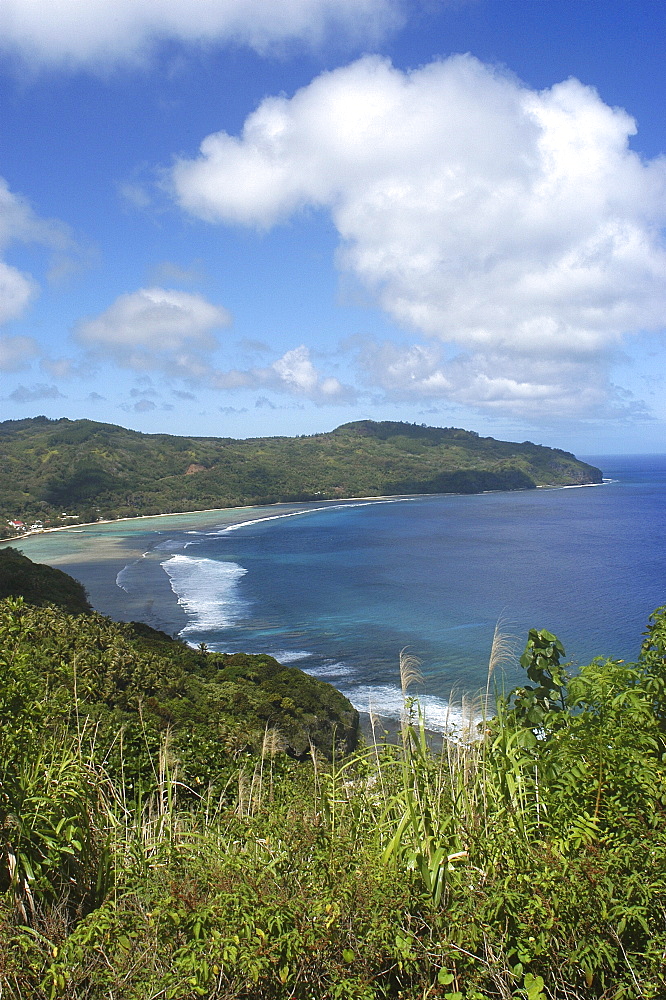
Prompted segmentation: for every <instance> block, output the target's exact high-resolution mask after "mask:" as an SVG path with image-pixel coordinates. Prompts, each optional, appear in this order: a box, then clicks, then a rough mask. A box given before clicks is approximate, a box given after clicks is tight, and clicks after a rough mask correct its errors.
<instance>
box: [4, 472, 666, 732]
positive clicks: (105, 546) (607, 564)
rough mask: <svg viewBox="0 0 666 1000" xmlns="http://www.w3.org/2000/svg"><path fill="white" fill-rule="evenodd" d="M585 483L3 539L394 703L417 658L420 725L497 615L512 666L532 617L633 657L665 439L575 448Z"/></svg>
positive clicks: (451, 700)
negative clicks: (599, 477) (600, 477)
mask: <svg viewBox="0 0 666 1000" xmlns="http://www.w3.org/2000/svg"><path fill="white" fill-rule="evenodd" d="M586 461H590V462H592V463H593V464H594V465H597V466H599V467H600V468H601V469H602V470H603V473H604V477H605V482H604V484H603V485H600V486H589V487H567V488H564V489H539V490H532V491H525V492H516V493H486V494H479V495H475V496H453V495H443V496H427V497H401V498H387V499H380V500H368V501H347V502H344V501H343V502H336V503H317V504H281V505H275V506H270V507H255V508H245V509H235V510H231V511H208V512H204V513H197V514H187V515H168V516H163V517H155V518H145V519H138V520H133V521H124V522H114V523H113V524H109V525H91V526H88V527H82V528H79V529H70V530H67V531H61V532H53V533H49V534H43V535H37V536H32V537H29V538H25V539H22V540H20V542H14V543H13V544H15V545H16V546H17V547H19V548H21V549H22V550H23V551H24V552H25V553H26V554H27V555H28V556H30V558H32V559H34V560H35V561H41V562H47V563H49V564H51V565H56V566H59V567H61V568H62V569H64V570H66V571H67V572H68V573H71V575H72V576H75V577H76V578H77V579H79V580H81V582H82V583H83V584H84V585H85V586H86V588H87V590H88V593H89V595H90V598H91V601H92V603H93V604H94V606H95V607H96V608H98V610H100V611H102V612H104V613H105V614H109V615H110V616H111V617H113V618H116V619H118V620H132V619H135V620H142V621H146V622H148V624H151V625H153V626H154V627H156V628H160V629H162V630H164V631H167V632H169V633H170V634H179V635H181V636H182V638H183V639H185V640H186V641H187V642H189V643H191V644H193V645H198V644H200V643H206V645H207V646H208V647H209V648H210V649H212V650H218V651H224V652H232V651H238V650H243V651H246V652H266V653H270V654H271V655H273V656H275V657H276V658H277V659H279V660H280V661H281V662H283V663H292V664H295V665H298V666H299V667H301V668H302V669H303V670H306V671H307V672H309V673H311V674H313V675H314V676H317V677H320V678H322V679H324V680H327V681H330V683H332V684H334V685H335V686H336V687H338V688H339V689H340V690H341V691H343V692H344V694H346V695H347V696H348V697H349V698H350V700H351V701H352V703H353V704H354V705H355V706H356V707H357V708H358V709H359V710H361V711H365V712H367V711H368V710H369V708H372V709H373V711H375V712H376V713H377V714H378V715H380V716H382V717H384V718H385V719H386V720H391V719H395V718H397V717H398V716H399V712H400V707H401V697H400V691H399V680H398V664H399V657H400V651H401V649H404V648H407V649H408V650H409V652H410V653H412V654H413V655H414V656H417V657H418V658H419V660H420V661H421V664H422V671H423V674H424V678H425V684H424V687H423V689H422V690H421V691H420V696H421V699H422V703H423V704H424V706H425V710H426V716H427V722H428V725H429V727H430V728H432V729H438V728H444V726H445V725H446V724H447V723H448V722H450V721H451V720H452V719H453V720H455V718H456V717H457V715H458V712H459V706H460V702H461V699H462V697H463V695H468V694H473V693H475V692H478V691H479V690H480V689H483V688H484V687H485V684H486V675H487V665H488V657H489V653H490V647H491V643H492V638H493V631H494V629H495V626H496V624H497V623H498V622H499V623H500V625H501V628H502V630H503V631H504V632H506V633H507V634H509V635H510V636H511V637H512V640H511V641H512V644H513V648H514V651H515V653H516V658H514V660H513V661H511V662H507V663H506V664H505V665H504V667H503V668H502V670H501V671H499V672H498V674H497V675H496V677H495V679H494V683H496V684H498V685H499V686H500V687H504V688H505V689H508V688H510V687H512V686H514V685H515V684H516V683H518V682H519V681H520V678H521V670H520V667H519V666H518V664H517V656H519V655H520V652H521V651H522V648H523V646H524V644H525V641H526V637H527V632H528V630H529V629H530V628H547V629H549V630H550V631H552V632H554V633H555V634H556V635H557V636H558V637H559V638H560V640H561V641H562V643H563V644H564V646H565V649H566V652H567V658H568V659H570V660H571V662H572V663H573V664H574V665H576V664H581V663H584V662H587V661H589V660H590V659H592V658H593V657H594V656H597V655H601V656H611V657H616V658H622V659H627V660H631V659H633V658H635V657H636V655H637V653H638V650H639V646H640V642H641V634H642V632H643V631H644V630H645V627H646V625H647V620H648V615H649V614H650V612H651V611H652V610H654V608H656V607H658V606H659V605H661V604H664V603H666V546H665V545H664V543H663V526H664V523H665V514H666V456H663V455H662V456H654V455H651V456H609V457H603V456H601V457H599V456H597V457H589V458H586Z"/></svg>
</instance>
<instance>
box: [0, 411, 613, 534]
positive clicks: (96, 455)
mask: <svg viewBox="0 0 666 1000" xmlns="http://www.w3.org/2000/svg"><path fill="white" fill-rule="evenodd" d="M600 481H601V473H600V472H599V470H598V469H595V468H593V467H592V466H589V465H586V464H585V463H583V462H578V461H577V460H576V459H575V458H574V456H573V455H570V454H569V453H568V452H564V451H560V450H558V449H553V448H545V447H542V446H541V445H535V444H532V443H531V442H529V441H527V442H524V443H523V444H512V443H509V442H505V441H496V440H495V439H494V438H489V437H486V438H483V437H479V436H478V434H475V433H473V432H471V431H464V430H459V429H457V428H451V427H449V428H441V427H423V426H418V425H415V424H405V423H396V422H391V421H384V422H380V423H376V422H374V421H371V420H361V421H356V422H355V423H350V424H344V425H343V426H342V427H338V428H337V430H334V431H332V432H330V433H327V434H314V435H311V436H309V437H297V438H286V437H272V438H253V439H249V440H234V439H233V438H186V437H175V436H172V435H168V434H141V433H139V432H138V431H130V430H125V429H124V428H122V427H116V426H114V425H112V424H101V423H96V422H95V421H92V420H66V419H62V420H48V419H47V418H46V417H35V418H34V419H27V420H7V421H5V422H4V423H0V498H1V501H0V531H4V534H5V535H9V534H11V533H13V531H12V528H11V527H10V526H8V525H6V521H7V520H10V519H11V520H20V521H23V522H24V523H26V524H27V525H28V526H29V525H31V524H32V523H34V522H36V521H41V522H43V524H44V525H45V526H50V525H53V524H63V523H67V521H66V520H63V514H67V515H70V517H76V518H78V519H80V520H82V521H94V520H97V519H98V518H100V517H103V518H113V517H124V516H132V515H137V514H159V513H169V512H173V511H181V510H202V509H205V508H214V507H233V506H241V505H245V504H260V503H262V504H263V503H274V502H278V501H308V500H322V499H335V498H339V497H350V496H378V495H388V494H401V493H448V492H451V493H476V492H480V491H482V490H512V489H533V488H534V487H535V486H538V485H566V484H571V483H588V482H600Z"/></svg>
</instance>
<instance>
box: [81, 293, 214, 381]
mask: <svg viewBox="0 0 666 1000" xmlns="http://www.w3.org/2000/svg"><path fill="white" fill-rule="evenodd" d="M230 322H231V317H230V315H229V313H228V312H227V310H226V309H222V308H221V307H219V306H215V305H213V304H212V303H210V302H208V301H207V300H206V299H204V298H203V297H202V296H200V295H192V294H190V293H188V292H181V291H175V290H173V289H166V288H140V289H139V290H138V291H136V292H131V293H128V294H126V295H121V296H120V297H119V298H117V299H116V301H115V302H114V303H113V304H112V305H111V306H109V308H108V309H107V310H106V311H105V312H103V313H101V315H99V316H97V317H95V318H93V319H88V320H84V321H83V322H82V323H80V324H79V326H78V328H77V331H76V337H77V340H78V341H79V343H81V344H82V345H83V346H85V347H88V348H90V349H91V350H93V351H94V352H95V353H97V354H100V355H106V356H109V357H111V358H112V359H113V360H115V361H116V362H117V363H118V364H121V365H122V366H123V367H126V368H133V369H136V370H145V371H150V370H153V369H161V370H164V371H167V372H169V373H170V374H176V375H182V376H184V377H202V376H204V375H206V374H207V373H208V371H209V368H210V354H211V353H212V352H213V351H214V350H215V348H216V347H217V340H216V338H215V336H214V334H213V331H214V330H215V329H217V328H219V327H223V326H228V325H229V323H230Z"/></svg>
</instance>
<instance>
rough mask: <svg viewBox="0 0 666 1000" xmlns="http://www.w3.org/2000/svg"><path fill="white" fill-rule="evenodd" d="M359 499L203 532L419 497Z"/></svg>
mask: <svg viewBox="0 0 666 1000" xmlns="http://www.w3.org/2000/svg"><path fill="white" fill-rule="evenodd" d="M359 499H360V502H349V503H335V504H332V506H330V507H310V508H308V509H307V510H295V511H291V512H290V513H288V514H269V515H268V517H256V518H254V519H253V520H251V521H239V522H238V524H228V525H227V526H226V527H225V528H220V529H219V530H217V531H204V532H202V534H204V535H206V536H207V537H208V538H211V537H214V536H217V535H226V534H228V533H229V532H230V531H237V530H238V529H239V528H247V527H249V525H251V524H263V523H264V522H265V521H282V520H283V519H284V518H286V517H301V516H302V515H303V514H319V513H321V512H322V511H324V510H346V509H348V508H350V507H376V506H377V505H378V504H383V503H408V502H410V501H414V500H416V499H417V497H415V496H409V497H396V498H393V499H386V500H371V499H368V500H365V499H363V498H359ZM329 502H330V501H329Z"/></svg>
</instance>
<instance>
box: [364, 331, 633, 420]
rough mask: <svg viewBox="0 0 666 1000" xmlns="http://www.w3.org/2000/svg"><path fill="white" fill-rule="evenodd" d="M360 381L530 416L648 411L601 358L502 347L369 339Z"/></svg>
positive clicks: (392, 393) (397, 395)
mask: <svg viewBox="0 0 666 1000" xmlns="http://www.w3.org/2000/svg"><path fill="white" fill-rule="evenodd" d="M357 361H358V366H359V369H360V371H361V373H362V376H363V377H364V378H365V381H366V382H367V383H368V384H369V385H370V386H373V387H379V388H380V389H381V390H383V392H384V394H385V396H386V397H388V398H389V399H392V400H394V401H406V400H419V399H439V400H448V401H450V402H453V403H457V404H460V405H462V406H465V407H470V406H471V407H474V408H476V409H480V410H484V411H486V412H487V413H498V414H499V413H509V414H512V415H513V416H515V417H518V418H520V419H522V420H528V421H532V422H542V421H548V422H551V423H552V422H553V421H558V420H559V419H560V418H561V417H567V418H572V417H574V418H576V417H578V418H580V417H585V416H587V415H589V414H594V415H595V416H597V417H599V418H604V419H614V418H617V417H639V418H641V419H642V418H645V416H646V415H647V412H646V409H645V406H644V405H643V404H642V403H641V402H640V401H639V400H635V399H634V398H633V396H632V394H631V393H629V392H627V391H626V390H621V389H618V387H617V386H614V385H613V384H612V383H611V382H610V380H609V377H608V365H607V364H605V363H604V362H603V359H601V358H598V357H596V358H593V359H590V360H588V361H587V362H586V361H585V359H582V358H580V357H573V358H566V357H564V356H560V357H557V358H552V357H545V358H539V357H537V356H536V355H535V354H534V352H530V353H529V354H526V355H522V356H521V355H517V354H507V353H506V352H504V353H500V352H494V353H482V352H478V351H477V352H475V353H474V354H470V353H466V352H462V353H459V354H457V355H455V356H454V357H446V356H445V353H444V351H443V350H442V349H441V346H440V345H436V344H428V345H420V344H419V345H413V346H409V347H399V346H397V345H396V344H394V343H391V342H389V341H386V342H384V343H376V342H372V341H370V342H367V343H366V344H364V345H363V346H362V347H361V349H360V350H359V352H358V358H357Z"/></svg>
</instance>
